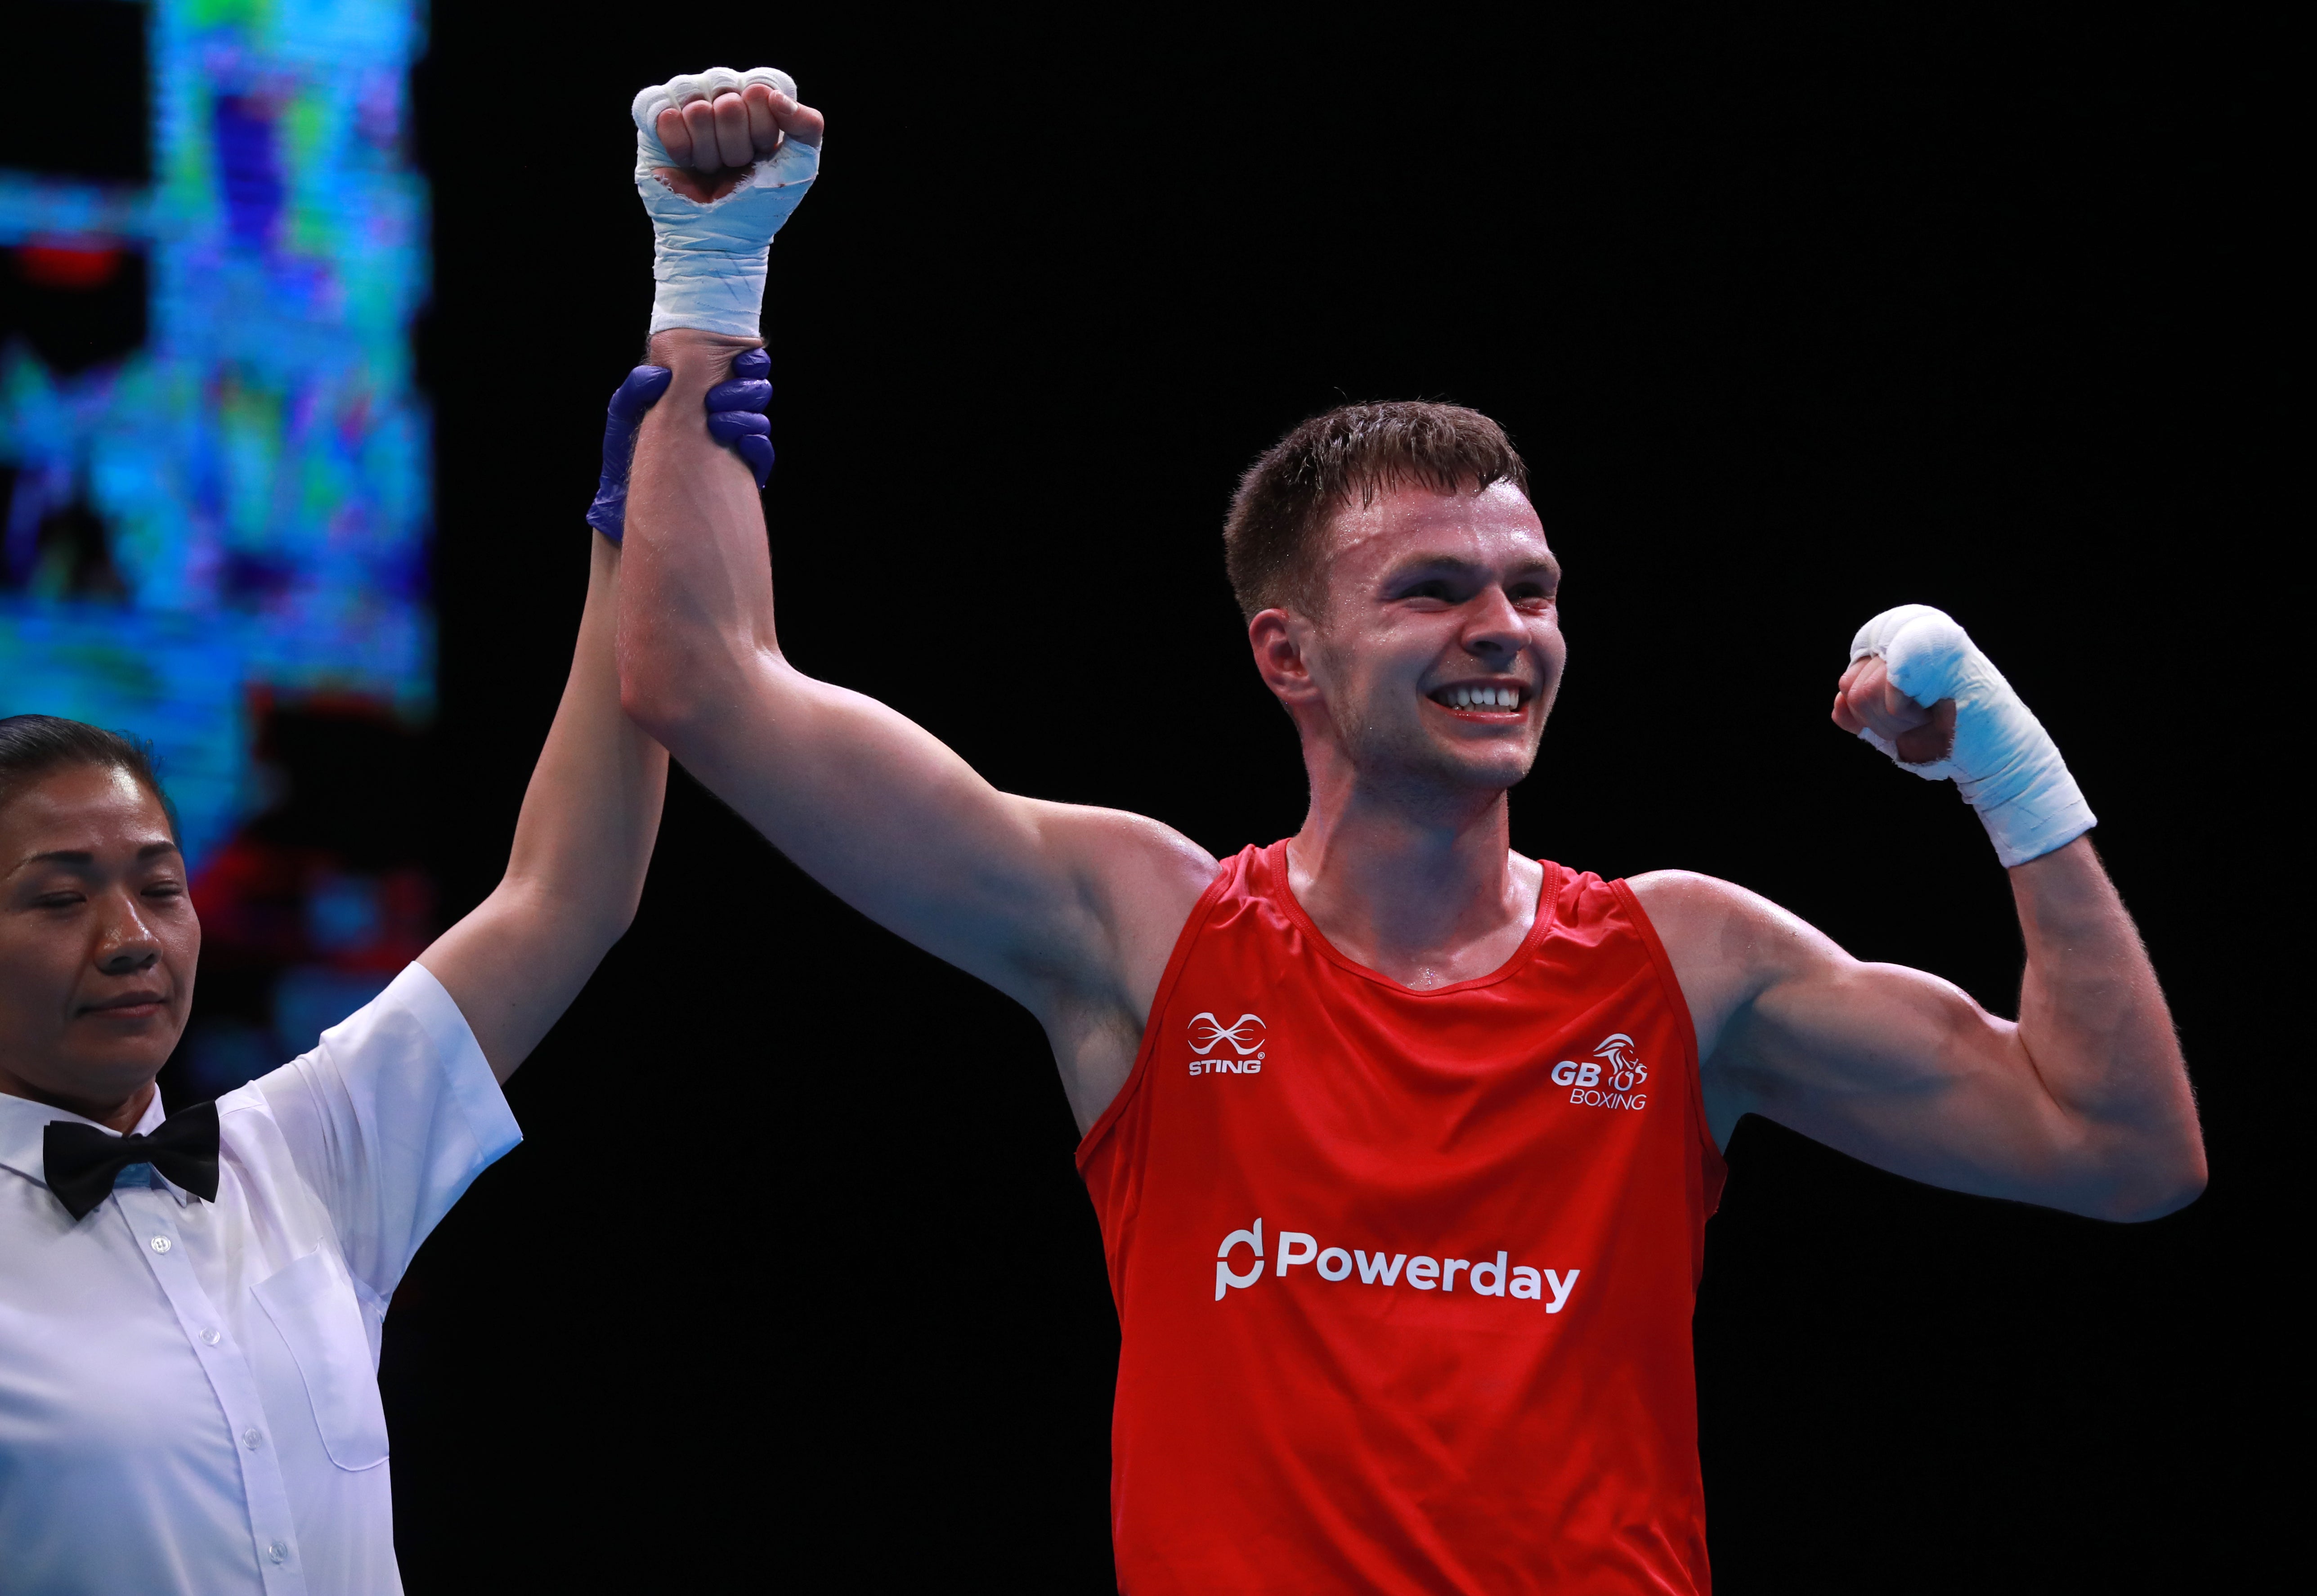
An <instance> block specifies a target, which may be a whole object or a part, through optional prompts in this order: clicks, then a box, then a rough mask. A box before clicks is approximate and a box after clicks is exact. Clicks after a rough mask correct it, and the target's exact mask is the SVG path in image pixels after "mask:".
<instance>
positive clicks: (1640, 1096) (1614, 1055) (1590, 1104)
mask: <svg viewBox="0 0 2317 1596" xmlns="http://www.w3.org/2000/svg"><path fill="white" fill-rule="evenodd" d="M1552 1079H1553V1082H1554V1084H1556V1085H1559V1086H1565V1087H1568V1088H1570V1093H1569V1100H1570V1103H1572V1104H1574V1105H1575V1106H1577V1107H1580V1108H1630V1109H1633V1110H1635V1111H1637V1112H1638V1111H1639V1110H1641V1109H1643V1108H1646V1107H1649V1106H1650V1095H1649V1093H1647V1092H1645V1091H1641V1090H1638V1088H1640V1087H1642V1086H1643V1085H1646V1084H1647V1083H1648V1081H1649V1079H1650V1067H1649V1066H1648V1065H1647V1064H1645V1063H1642V1058H1641V1054H1638V1053H1636V1052H1635V1051H1634V1049H1633V1038H1632V1037H1631V1036H1626V1035H1625V1033H1624V1032H1623V1031H1616V1032H1614V1033H1612V1034H1611V1035H1609V1036H1605V1037H1603V1038H1602V1039H1601V1040H1600V1042H1598V1043H1597V1044H1596V1045H1595V1046H1594V1049H1593V1056H1592V1057H1591V1058H1589V1059H1587V1060H1586V1061H1585V1062H1584V1063H1578V1062H1577V1061H1576V1060H1574V1059H1563V1060H1561V1062H1560V1063H1557V1064H1555V1065H1553V1066H1552Z"/></svg>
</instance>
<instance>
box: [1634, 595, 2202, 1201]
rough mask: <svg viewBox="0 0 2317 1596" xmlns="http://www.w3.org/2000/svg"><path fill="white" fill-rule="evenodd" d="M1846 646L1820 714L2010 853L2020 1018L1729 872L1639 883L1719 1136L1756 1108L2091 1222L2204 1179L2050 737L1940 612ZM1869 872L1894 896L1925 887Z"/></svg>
mask: <svg viewBox="0 0 2317 1596" xmlns="http://www.w3.org/2000/svg"><path fill="white" fill-rule="evenodd" d="M1854 653H1855V654H1856V658H1855V659H1854V660H1853V662H1852V665H1851V668H1849V669H1848V670H1847V671H1846V672H1845V673H1844V676H1843V680H1842V684H1841V688H1840V691H1839V692H1838V696H1837V700H1836V707H1835V719H1836V721H1837V722H1838V723H1839V724H1840V725H1842V726H1843V727H1844V728H1845V729H1846V730H1847V731H1855V732H1857V733H1859V734H1860V735H1861V736H1864V737H1865V738H1867V740H1870V741H1873V742H1874V744H1875V745H1876V746H1877V747H1878V748H1881V749H1883V750H1884V751H1885V752H1886V753H1890V754H1891V755H1892V757H1893V758H1898V759H1901V760H1903V761H1909V763H1908V764H1907V766H1906V767H1907V768H1910V769H1912V770H1914V771H1915V772H1916V774H1918V775H1926V776H1934V777H1936V778H1945V777H1953V778H1954V779H1955V780H1956V782H1957V785H1959V786H1961V787H1962V788H1963V790H1964V795H1965V797H1966V798H1967V799H1968V800H1969V801H1971V802H1972V803H1973V807H1974V808H1976V809H1977V810H1978V811H1979V812H1980V815H1981V818H1982V820H1984V821H1985V822H1986V824H1987V827H1988V830H1989V832H1990V836H1991V837H1992V838H1993V839H1994V841H1995V844H1996V849H1997V853H1998V856H1999V858H2001V859H2002V861H2003V862H2004V863H2005V864H2006V865H2008V866H2009V868H2010V874H2011V892H2012V898H2013V901H2014V902H2015V903H2016V904H2017V909H2018V913H2019V929H2020V934H2021V936H2022V937H2023V939H2024V940H2025V942H2026V952H2027V967H2026V978H2025V980H2024V981H2023V982H2022V985H2021V991H2020V1000H2019V1018H2018V1019H2017V1021H2016V1022H2014V1021H2011V1020H2006V1019H2001V1018H1997V1017H1995V1016H1993V1015H1990V1014H1989V1013H1988V1012H1987V1011H1986V1010H1985V1009H1982V1008H1981V1007H1980V1006H1979V1005H1978V1004H1977V1003H1976V1002H1974V1001H1973V1000H1972V999H1971V998H1970V997H1968V996H1967V995H1965V994H1964V992H1963V991H1960V990H1958V989H1957V988H1956V987H1955V986H1953V985H1952V984H1950V983H1949V982H1945V981H1941V980H1939V979H1938V978H1937V977H1936V976H1931V975H1927V974H1924V973H1921V972H1919V971H1915V970H1909V969H1905V968H1903V967H1901V966H1899V965H1895V964H1866V963H1863V962H1861V961H1859V960H1856V959H1853V958H1851V957H1850V956H1849V955H1847V954H1846V953H1844V952H1843V951H1842V949H1841V948H1839V947H1838V946H1835V945H1834V943H1833V942H1832V941H1830V940H1829V938H1827V937H1824V936H1822V935H1821V934H1820V933H1819V932H1817V931H1816V930H1813V929H1812V928H1811V927H1809V926H1807V925H1805V924H1803V922H1802V921H1801V920H1800V919H1796V918H1795V917H1794V916H1793V915H1791V914H1788V913H1786V912H1785V910H1781V909H1779V908H1778V907H1777V906H1776V905H1775V904H1772V903H1770V902H1768V901H1766V900H1764V899H1762V898H1759V897H1757V896H1756V895H1755V894H1753V893H1751V892H1746V891H1745V890H1743V889H1742V888H1739V887H1735V886H1731V884H1729V883H1726V882H1719V881H1714V880H1713V879H1711V878H1709V877H1706V876H1701V875H1692V874H1686V873H1683V872H1674V871H1668V872H1664V873H1660V874H1653V875H1645V876H1642V877H1639V878H1637V879H1636V880H1635V881H1634V882H1633V889H1634V892H1636V894H1637V895H1638V896H1639V897H1640V899H1641V901H1642V905H1643V907H1644V908H1645V909H1646V910H1648V912H1649V915H1650V918H1651V920H1652V922H1653V923H1654V924H1655V925H1656V927H1657V928H1658V931H1659V935H1660V937H1662V938H1663V939H1664V941H1665V943H1666V948H1667V952H1668V955H1669V956H1670V957H1671V958H1672V960H1673V964H1674V968H1675V972H1676V974H1677V977H1678V978H1679V980H1680V982H1681V987H1682V991H1683V994H1684V996H1685V997H1686V999H1687V1000H1688V1002H1689V1007H1690V1012H1691V1016H1692V1018H1693V1019H1694V1020H1695V1024H1696V1027H1697V1040H1698V1053H1699V1057H1700V1060H1701V1074H1702V1076H1703V1079H1704V1088H1705V1098H1706V1107H1707V1115H1708V1117H1709V1119H1710V1120H1711V1121H1712V1124H1713V1132H1714V1134H1715V1135H1716V1136H1717V1138H1720V1139H1722V1140H1726V1139H1727V1138H1728V1136H1729V1134H1730V1131H1731V1128H1732V1127H1733V1126H1734V1125H1736V1123H1737V1121H1738V1118H1739V1116H1741V1115H1743V1114H1745V1113H1748V1112H1749V1111H1750V1112H1755V1113H1759V1114H1763V1115H1766V1116H1768V1117H1770V1118H1772V1119H1776V1120H1777V1121H1778V1122H1779V1123H1781V1124H1783V1125H1788V1126H1790V1127H1792V1128H1793V1129H1795V1130H1798V1131H1801V1132H1803V1134H1806V1135H1809V1136H1812V1137H1813V1138H1815V1139H1816V1140H1818V1141H1820V1142H1824V1143H1827V1144H1828V1145H1829V1146H1832V1147H1836V1148H1839V1149H1840V1150H1841V1151H1843V1152H1847V1153H1850V1154H1851V1155H1853V1156H1854V1157H1856V1158H1860V1159H1863V1160H1865V1161H1867V1162H1869V1163H1873V1164H1875V1165H1878V1166H1880V1167H1881V1168H1883V1169H1886V1170H1894V1171H1896V1172H1897V1173H1899V1174H1902V1175H1907V1176H1910V1177H1912V1178H1913V1179H1919V1180H1923V1181H1928V1182H1929V1183H1930V1184H1933V1185H1936V1186H1944V1187H1947V1188H1952V1189H1955V1190H1959V1191H1969V1192H1976V1193H1979V1194H1982V1195H1985V1196H1990V1197H2013V1198H2017V1199H2019V1200H2021V1201H2025V1202H2032V1203H2039V1204H2042V1205H2044V1206H2050V1207H2055V1208H2064V1209H2068V1210H2070V1211H2071V1212H2074V1213H2079V1214H2087V1215H2093V1216H2095V1217H2098V1218H2107V1219H2147V1218H2153V1217H2156V1216H2157V1215H2162V1214H2167V1213H2169V1212H2171V1211H2172V1210H2174V1209H2176V1208H2178V1207H2181V1206H2185V1205H2186V1204H2187V1203H2188V1202H2190V1201H2191V1200H2193V1199H2194V1198H2195V1197H2196V1194H2197V1193H2198V1192H2199V1191H2201V1190H2202V1189H2203V1188H2204V1184H2205V1154H2204V1143H2203V1139H2202V1136H2201V1135H2200V1134H2199V1132H2198V1129H2197V1124H2196V1102H2195V1099H2194V1098H2193V1097H2192V1095H2191V1094H2190V1091H2189V1086H2188V1077H2187V1068H2186V1066H2185V1064H2184V1063H2183V1061H2182V1058H2181V1054H2180V1047H2179V1043H2178V1039H2177V1037H2176V1036H2174V1033H2173V1029H2172V1018H2171V1014H2170V1012H2169V1009H2167V1007H2166V1005H2165V1001H2164V994H2163V991H2162V990H2161V989H2160V987H2159V985H2158V984H2157V980H2156V972H2155V970H2154V968H2153V967H2152V966H2151V964H2150V962H2149V958H2148V954H2147V950H2146V949H2145V948H2144V947H2143V946H2142V944H2141V940H2140V937H2139V933H2138V932H2137V930H2136V929H2135V928H2134V926H2133V923H2132V918H2131V916H2130V915H2129V914H2127V913H2126V912H2125V907H2124V903H2123V901H2122V900H2121V899H2120V898H2119V897H2118V896H2117V894H2116V888H2115V887H2114V885H2113V884H2111V883H2110V882H2109V880H2108V878H2107V872H2106V871H2105V870H2104V869H2102V868H2101V865H2100V862H2099V858H2098V855H2096V854H2095V853H2094V852H2093V851H2092V846H2091V841H2090V839H2089V838H2088V837H2086V836H2084V835H2083V832H2084V831H2085V830H2086V829H2088V828H2089V826H2090V824H2091V812H2090V811H2089V809H2088V808H2086V807H2085V806H2084V803H2083V800H2082V797H2081V794H2080V793H2078V792H2077V790H2076V787H2075V784H2074V782H2073V780H2072V779H2071V778H2070V777H2069V776H2068V775H2067V771H2066V767H2065V766H2064V765H2062V763H2061V762H2060V759H2059V754H2058V750H2057V749H2056V748H2054V747H2053V746H2052V743H2051V740H2050V739H2049V737H2048V736H2046V735H2045V734H2044V730H2043V728H2042V726H2041V725H2039V724H2038V723H2036V722H2035V717H2034V716H2032V715H2030V714H2028V713H2027V712H2026V706H2025V705H2024V704H2020V703H2019V701H2018V699H2017V695H2016V694H2014V693H2012V691H2011V689H2010V687H2009V686H2008V684H2007V683H2005V682H2004V681H2003V679H2002V677H2000V676H1999V674H1997V673H1996V671H1995V670H1994V668H1993V667H1992V666H1991V665H1990V664H1988V663H1987V661H1986V659H1985V657H1984V656H1983V655H1982V654H1980V652H1979V651H1978V650H1977V649H1976V648H1974V647H1973V646H1972V644H1971V641H1970V640H1969V638H1967V637H1965V636H1964V633H1963V632H1962V629H1961V628H1960V627H1956V626H1955V623H1953V622H1951V621H1949V620H1947V618H1946V616H1944V615H1941V614H1938V612H1937V611H1933V610H1924V609H1922V608H1921V607H1920V606H1914V605H1910V606H1908V607H1907V608H1906V609H1905V610H1901V611H1892V612H1891V613H1890V614H1888V615H1885V616H1882V617H1878V618H1877V619H1876V621H1874V622H1872V623H1869V624H1868V626H1867V627H1866V628H1865V630H1863V631H1862V632H1860V635H1859V641H1858V642H1857V644H1856V646H1855V648H1854ZM1886 656H1887V659H1886ZM1919 700H1920V701H1919ZM1884 874H1885V877H1886V879H1885V880H1884V882H1883V885H1882V890H1883V891H1885V892H1889V893H1891V894H1892V895H1893V898H1894V901H1897V902H1900V903H1903V901H1904V895H1905V894H1906V893H1907V892H1910V891H1936V890H1937V887H1936V885H1935V884H1932V883H1915V882H1912V881H1910V879H1909V878H1908V877H1907V876H1906V875H1905V874H1904V872H1903V869H1898V870H1891V871H1887V872H1885V873H1884Z"/></svg>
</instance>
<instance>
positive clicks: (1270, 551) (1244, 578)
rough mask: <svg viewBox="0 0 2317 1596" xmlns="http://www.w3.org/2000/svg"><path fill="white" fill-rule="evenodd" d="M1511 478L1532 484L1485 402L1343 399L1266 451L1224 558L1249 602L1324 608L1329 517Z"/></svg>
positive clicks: (1522, 486) (1233, 517)
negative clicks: (1397, 494)
mask: <svg viewBox="0 0 2317 1596" xmlns="http://www.w3.org/2000/svg"><path fill="white" fill-rule="evenodd" d="M1498 482H1507V483H1509V484H1511V485H1512V486H1513V487H1514V488H1515V489H1518V490H1519V491H1520V492H1521V493H1523V494H1525V493H1526V492H1527V491H1528V467H1527V465H1526V464H1525V463H1524V462H1523V461H1522V460H1521V457H1520V453H1519V452H1518V451H1517V450H1516V449H1515V448H1514V447H1513V445H1512V440H1511V439H1509V438H1507V436H1506V435H1505V431H1504V428H1502V427H1500V426H1498V425H1497V424H1496V423H1495V422H1493V421H1491V420H1489V417H1486V416H1483V415H1481V413H1480V412H1479V411H1478V410H1471V409H1467V408H1464V407H1463V406H1462V405H1444V404H1434V403H1430V402H1427V401H1424V400H1416V399H1403V400H1393V401H1391V402H1388V403H1381V404H1361V405H1343V406H1339V407H1337V408H1335V409H1333V410H1329V411H1328V412H1327V413H1326V414H1324V415H1320V416H1314V417H1311V419H1310V420H1309V421H1306V422H1304V423H1303V424H1302V426H1298V427H1296V428H1295V429H1294V430H1293V431H1292V432H1290V433H1289V434H1288V435H1286V436H1285V437H1284V438H1282V439H1280V440H1279V442H1278V443H1276V444H1273V445H1272V446H1271V447H1270V448H1269V449H1267V450H1266V451H1265V452H1264V453H1263V454H1262V456H1261V457H1260V458H1258V459H1257V461H1256V462H1255V464H1254V465H1253V466H1251V467H1249V468H1248V472H1247V475H1246V476H1244V477H1242V478H1241V479H1240V480H1239V491H1238V493H1237V494H1235V495H1234V496H1233V497H1232V499H1231V507H1230V516H1229V518H1228V519H1227V520H1226V521H1225V522H1224V524H1223V559H1224V563H1225V565H1226V567H1227V568H1228V569H1229V571H1230V583H1231V591H1232V593H1233V595H1234V596H1237V598H1238V599H1239V610H1240V612H1241V613H1242V614H1245V615H1246V616H1247V617H1248V619H1250V620H1252V619H1253V618H1254V617H1255V616H1256V615H1257V614H1258V613H1260V612H1261V611H1264V610H1267V609H1273V608H1277V607H1285V608H1290V609H1304V610H1314V609H1316V608H1317V607H1318V604H1319V597H1320V588H1321V586H1322V584H1321V582H1320V567H1321V565H1322V564H1323V563H1324V561H1325V558H1326V555H1327V551H1328V541H1327V532H1328V523H1329V521H1330V520H1331V518H1332V517H1333V516H1335V514H1336V512H1337V510H1339V509H1341V508H1343V507H1346V506H1347V505H1352V504H1355V503H1357V504H1371V503H1373V501H1374V499H1375V498H1376V497H1377V496H1378V495H1380V494H1383V493H1389V492H1391V490H1393V489H1398V488H1409V487H1417V488H1429V489H1434V490H1435V491H1437V492H1440V493H1477V492H1480V491H1482V490H1484V489H1488V488H1489V487H1491V486H1493V485H1494V484H1496V483H1498Z"/></svg>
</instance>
